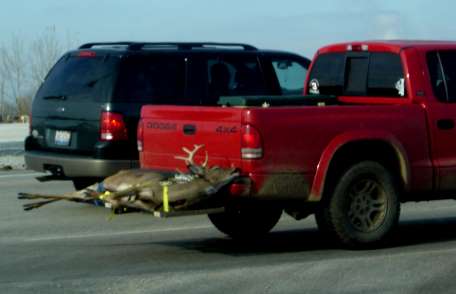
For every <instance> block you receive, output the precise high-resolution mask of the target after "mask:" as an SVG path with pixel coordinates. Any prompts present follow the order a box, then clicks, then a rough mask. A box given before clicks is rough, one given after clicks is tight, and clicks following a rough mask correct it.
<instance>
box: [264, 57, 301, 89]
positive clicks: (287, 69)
mask: <svg viewBox="0 0 456 294" xmlns="http://www.w3.org/2000/svg"><path fill="white" fill-rule="evenodd" d="M271 62H272V67H273V68H274V72H275V74H276V77H277V80H278V82H279V86H280V89H281V94H282V95H302V92H303V90H304V80H305V78H306V74H307V66H304V65H303V64H301V63H299V62H297V61H294V60H291V59H287V58H280V59H278V58H272V60H271Z"/></svg>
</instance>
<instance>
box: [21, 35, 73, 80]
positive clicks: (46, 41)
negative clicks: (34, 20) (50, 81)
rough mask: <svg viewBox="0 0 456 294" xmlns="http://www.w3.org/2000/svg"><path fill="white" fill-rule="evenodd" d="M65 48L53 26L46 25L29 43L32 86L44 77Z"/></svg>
mask: <svg viewBox="0 0 456 294" xmlns="http://www.w3.org/2000/svg"><path fill="white" fill-rule="evenodd" d="M66 49H67V48H64V45H63V42H62V41H60V40H59V38H58V36H57V32H56V30H55V27H54V26H52V27H48V28H46V29H45V31H44V32H43V33H42V34H41V35H40V36H38V38H37V39H35V40H34V41H33V42H32V44H31V52H33V55H31V56H30V65H31V68H30V73H31V79H32V82H33V83H34V87H35V88H38V87H39V85H41V83H42V82H43V81H44V79H45V78H46V75H47V73H48V72H49V70H50V69H51V67H52V66H53V65H54V64H55V62H56V61H57V59H58V58H59V57H60V56H61V55H62V54H63V52H64V51H65V50H66Z"/></svg>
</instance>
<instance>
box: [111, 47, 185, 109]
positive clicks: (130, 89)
mask: <svg viewBox="0 0 456 294" xmlns="http://www.w3.org/2000/svg"><path fill="white" fill-rule="evenodd" d="M184 85H185V63H184V59H183V58H181V57H174V56H168V57H165V56H160V57H154V56H134V57H130V58H126V59H125V61H124V63H123V64H122V65H121V67H120V73H119V78H118V83H117V87H116V90H115V93H114V99H115V100H117V101H128V102H140V101H141V102H144V101H147V102H148V103H152V104H156V103H158V104H163V103H170V104H180V103H179V99H181V100H183V99H184ZM176 99H177V100H176Z"/></svg>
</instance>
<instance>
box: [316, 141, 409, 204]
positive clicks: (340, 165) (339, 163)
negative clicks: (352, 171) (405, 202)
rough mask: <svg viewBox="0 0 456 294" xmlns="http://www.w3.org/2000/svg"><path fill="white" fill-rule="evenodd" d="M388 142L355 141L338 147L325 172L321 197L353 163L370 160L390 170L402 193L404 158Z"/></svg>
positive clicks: (404, 179)
mask: <svg viewBox="0 0 456 294" xmlns="http://www.w3.org/2000/svg"><path fill="white" fill-rule="evenodd" d="M401 156H402V155H401V154H400V152H398V151H397V150H396V149H395V148H394V147H393V146H392V145H391V144H390V143H388V142H385V141H381V140H366V141H356V142H350V143H347V144H345V145H344V146H342V147H340V148H339V149H338V150H337V151H336V153H335V154H334V155H333V157H332V160H331V162H330V164H329V167H328V171H327V174H326V180H325V185H324V190H323V197H325V195H329V194H330V193H332V190H333V189H334V187H335V185H336V183H337V180H338V179H339V178H340V177H341V176H342V174H343V173H344V172H345V171H347V169H348V168H349V167H350V166H352V165H353V164H355V163H358V162H361V161H364V160H371V161H376V162H378V163H380V164H381V165H383V166H384V167H385V168H386V169H387V170H389V171H391V172H392V176H393V179H394V180H395V181H396V185H397V187H398V188H399V192H400V193H399V195H402V194H403V192H404V190H405V186H406V182H407V170H406V167H405V160H404V159H403V158H401Z"/></svg>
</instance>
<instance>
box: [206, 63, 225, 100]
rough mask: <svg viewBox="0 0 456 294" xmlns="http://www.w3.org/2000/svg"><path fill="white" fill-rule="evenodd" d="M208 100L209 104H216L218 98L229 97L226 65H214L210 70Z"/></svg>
mask: <svg viewBox="0 0 456 294" xmlns="http://www.w3.org/2000/svg"><path fill="white" fill-rule="evenodd" d="M210 78H211V79H210V84H209V98H210V101H209V102H210V103H211V104H217V101H218V99H219V98H220V96H226V95H229V92H230V88H229V84H230V71H229V69H228V67H227V66H226V64H224V63H216V64H214V65H213V66H212V67H211V70H210Z"/></svg>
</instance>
